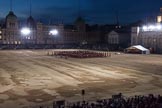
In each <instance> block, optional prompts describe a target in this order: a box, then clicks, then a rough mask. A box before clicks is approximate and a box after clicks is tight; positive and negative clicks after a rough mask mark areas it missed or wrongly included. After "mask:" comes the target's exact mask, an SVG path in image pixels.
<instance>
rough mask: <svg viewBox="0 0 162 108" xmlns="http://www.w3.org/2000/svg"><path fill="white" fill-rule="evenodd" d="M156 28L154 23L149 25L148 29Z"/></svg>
mask: <svg viewBox="0 0 162 108" xmlns="http://www.w3.org/2000/svg"><path fill="white" fill-rule="evenodd" d="M155 28H156V27H155V26H154V25H150V26H148V29H149V30H151V31H152V30H154V29H155Z"/></svg>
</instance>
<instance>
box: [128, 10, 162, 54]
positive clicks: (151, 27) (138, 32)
mask: <svg viewBox="0 0 162 108" xmlns="http://www.w3.org/2000/svg"><path fill="white" fill-rule="evenodd" d="M160 11H161V12H160V15H159V16H157V23H154V24H146V25H144V26H139V27H132V32H131V45H142V46H144V47H146V48H148V49H150V51H151V52H152V53H161V54H162V25H161V23H162V8H160Z"/></svg>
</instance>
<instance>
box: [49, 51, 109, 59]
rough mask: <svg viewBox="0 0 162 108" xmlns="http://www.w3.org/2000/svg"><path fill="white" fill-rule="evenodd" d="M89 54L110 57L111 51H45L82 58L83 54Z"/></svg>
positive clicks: (50, 53)
mask: <svg viewBox="0 0 162 108" xmlns="http://www.w3.org/2000/svg"><path fill="white" fill-rule="evenodd" d="M89 54H90V55H91V56H90V57H93V56H94V57H96V56H95V55H100V56H98V57H111V53H109V52H94V51H93V52H90V51H52V52H47V55H48V56H60V57H62V56H64V57H73V56H74V55H75V57H78V58H82V56H83V57H84V56H85V55H89Z"/></svg>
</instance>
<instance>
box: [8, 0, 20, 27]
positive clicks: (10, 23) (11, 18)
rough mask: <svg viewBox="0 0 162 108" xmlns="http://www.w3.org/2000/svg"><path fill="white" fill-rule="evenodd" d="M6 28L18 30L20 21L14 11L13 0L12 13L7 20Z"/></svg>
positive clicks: (10, 12)
mask: <svg viewBox="0 0 162 108" xmlns="http://www.w3.org/2000/svg"><path fill="white" fill-rule="evenodd" d="M5 24H6V28H10V29H18V19H17V16H16V15H15V14H14V12H13V10H12V0H10V11H9V13H8V15H7V16H6V19H5Z"/></svg>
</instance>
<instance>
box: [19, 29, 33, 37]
mask: <svg viewBox="0 0 162 108" xmlns="http://www.w3.org/2000/svg"><path fill="white" fill-rule="evenodd" d="M21 33H22V34H23V35H25V36H26V35H29V34H30V33H31V30H30V29H29V28H22V29H21Z"/></svg>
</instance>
